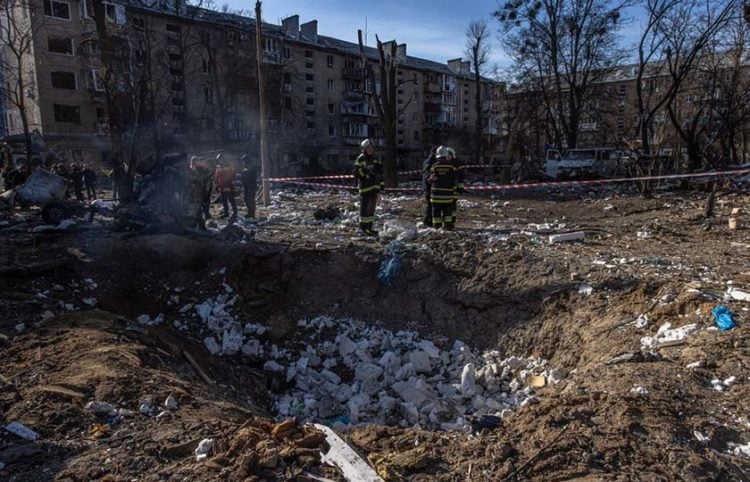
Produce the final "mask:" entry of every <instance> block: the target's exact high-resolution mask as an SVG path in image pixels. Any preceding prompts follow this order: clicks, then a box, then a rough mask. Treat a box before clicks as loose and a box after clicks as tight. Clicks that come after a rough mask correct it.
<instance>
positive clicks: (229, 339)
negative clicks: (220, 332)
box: [221, 326, 243, 355]
mask: <svg viewBox="0 0 750 482" xmlns="http://www.w3.org/2000/svg"><path fill="white" fill-rule="evenodd" d="M242 336H243V335H242V331H240V330H239V328H238V327H236V326H233V327H232V328H231V329H229V330H226V331H225V332H224V336H223V337H222V339H221V354H222V355H234V354H235V353H239V351H240V350H241V349H242Z"/></svg>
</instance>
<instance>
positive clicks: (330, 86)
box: [328, 79, 336, 92]
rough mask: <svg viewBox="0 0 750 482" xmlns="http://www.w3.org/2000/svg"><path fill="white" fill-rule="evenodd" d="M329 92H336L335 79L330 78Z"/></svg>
mask: <svg viewBox="0 0 750 482" xmlns="http://www.w3.org/2000/svg"><path fill="white" fill-rule="evenodd" d="M328 92H336V82H335V81H334V80H333V79H328Z"/></svg>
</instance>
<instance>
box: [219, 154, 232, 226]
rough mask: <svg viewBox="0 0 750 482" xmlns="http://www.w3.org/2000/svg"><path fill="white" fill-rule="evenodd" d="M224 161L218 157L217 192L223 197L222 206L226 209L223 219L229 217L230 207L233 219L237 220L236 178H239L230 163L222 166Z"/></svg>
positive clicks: (220, 156)
mask: <svg viewBox="0 0 750 482" xmlns="http://www.w3.org/2000/svg"><path fill="white" fill-rule="evenodd" d="M222 162H224V159H223V158H222V155H221V154H218V155H217V156H216V171H215V174H214V182H215V183H216V190H217V191H219V194H220V195H221V204H222V206H223V207H224V211H223V212H222V214H221V217H222V218H226V217H229V205H231V206H232V219H236V218H237V201H236V200H235V194H236V192H235V185H234V181H235V177H237V171H235V169H234V168H233V167H232V166H231V164H230V163H226V165H222Z"/></svg>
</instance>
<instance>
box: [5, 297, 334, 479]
mask: <svg viewBox="0 0 750 482" xmlns="http://www.w3.org/2000/svg"><path fill="white" fill-rule="evenodd" d="M0 365H1V366H2V367H3V375H2V376H1V377H0V382H1V385H2V386H1V388H0V413H1V414H2V418H0V422H2V424H3V425H5V424H7V423H9V422H12V421H15V422H20V423H22V424H24V425H25V426H27V427H28V428H30V429H32V430H34V431H35V432H37V433H38V434H39V435H40V436H41V438H40V439H39V440H38V441H29V442H27V441H24V440H22V439H20V438H18V437H15V436H11V435H8V434H5V435H3V437H2V438H0V461H2V462H3V463H4V464H5V469H4V471H3V477H9V478H10V480H18V481H25V480H28V481H33V480H53V479H54V480H84V479H85V480H94V479H106V480H132V479H133V478H137V479H139V480H161V479H163V478H165V477H166V478H170V477H177V478H179V479H180V480H207V479H213V478H215V477H218V474H219V473H220V472H222V471H223V470H224V469H225V466H224V465H222V463H223V462H224V461H225V460H226V459H222V458H221V457H218V458H216V462H215V463H214V464H209V465H199V464H197V463H196V462H195V455H194V450H195V449H196V447H197V446H198V445H199V443H200V441H201V440H203V439H214V440H216V441H217V443H216V452H215V453H217V454H219V453H221V452H222V451H226V453H229V454H231V455H232V460H231V461H230V462H228V463H226V465H227V466H228V467H233V468H232V470H233V471H234V472H236V473H237V474H238V475H237V477H238V478H237V477H236V478H235V479H232V480H246V477H247V476H250V475H257V476H258V477H259V478H258V479H257V480H276V479H277V477H276V476H275V475H274V474H278V475H279V476H281V474H285V473H286V474H300V473H302V472H303V471H304V472H307V471H312V472H317V473H323V470H319V469H318V467H319V465H320V463H319V457H317V456H316V455H315V454H316V453H319V450H318V451H317V452H316V451H315V450H314V449H315V448H317V447H319V446H320V445H321V438H320V434H314V433H308V432H307V431H306V429H299V428H298V427H296V426H292V427H287V428H288V429H289V430H281V431H279V430H278V427H275V426H274V425H273V424H272V423H271V422H270V420H268V419H264V418H263V416H267V415H268V414H269V412H268V411H267V410H266V409H265V408H264V407H263V406H262V404H263V403H264V402H263V401H264V400H265V399H266V397H267V394H266V391H265V389H264V386H265V380H264V377H263V375H262V374H261V375H259V374H258V373H257V372H255V371H254V370H252V369H251V368H249V367H248V368H247V369H244V370H243V369H239V367H237V366H236V365H235V364H234V363H226V362H223V361H222V360H220V359H216V358H213V357H210V356H206V355H205V352H204V351H203V349H202V348H201V347H200V345H198V344H197V343H196V342H194V341H191V340H190V339H188V338H186V337H184V336H180V335H177V334H174V333H173V332H171V331H170V330H168V329H167V330H165V329H162V328H154V329H149V330H146V329H144V328H142V327H140V326H138V325H137V324H134V323H131V322H129V321H128V320H126V319H124V318H121V317H119V316H116V315H112V314H110V313H106V312H81V313H75V314H69V315H63V316H58V317H56V318H54V319H51V320H47V321H45V322H44V323H43V324H42V325H41V326H40V327H39V328H37V329H36V330H35V331H34V332H33V333H30V334H28V335H20V336H17V337H15V338H13V339H12V341H9V342H8V343H7V345H6V346H5V347H4V349H3V350H2V351H0ZM167 397H172V398H173V399H174V400H175V401H176V408H172V409H170V408H165V406H164V401H165V400H166V399H167ZM89 402H99V403H103V404H107V405H109V407H106V408H104V409H103V410H102V409H100V408H99V409H98V408H96V407H95V406H92V405H89ZM251 441H253V443H254V444H251ZM274 454H276V455H274ZM235 456H236V457H237V458H235ZM253 457H256V459H257V460H256V462H254V463H256V464H258V465H257V467H256V466H255V465H253V464H251V459H253ZM235 464H239V465H237V466H235ZM256 468H257V471H256V470H255V469H256ZM248 471H249V472H248ZM234 472H233V473H234ZM145 474H151V475H149V476H146V477H145V478H144V475H145ZM295 480H301V479H295Z"/></svg>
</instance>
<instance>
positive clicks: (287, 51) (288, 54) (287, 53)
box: [284, 47, 292, 59]
mask: <svg viewBox="0 0 750 482" xmlns="http://www.w3.org/2000/svg"><path fill="white" fill-rule="evenodd" d="M284 58H285V59H291V58H292V49H291V48H289V47H284Z"/></svg>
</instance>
